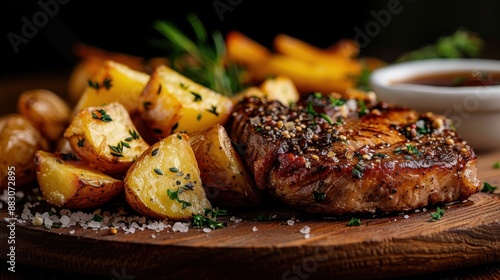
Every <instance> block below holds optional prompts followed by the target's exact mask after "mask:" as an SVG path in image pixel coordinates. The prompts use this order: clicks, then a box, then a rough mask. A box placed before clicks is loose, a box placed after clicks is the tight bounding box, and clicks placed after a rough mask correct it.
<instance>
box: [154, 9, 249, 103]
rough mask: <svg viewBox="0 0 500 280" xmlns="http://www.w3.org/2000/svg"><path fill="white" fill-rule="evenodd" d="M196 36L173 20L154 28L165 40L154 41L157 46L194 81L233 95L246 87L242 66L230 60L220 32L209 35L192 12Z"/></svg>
mask: <svg viewBox="0 0 500 280" xmlns="http://www.w3.org/2000/svg"><path fill="white" fill-rule="evenodd" d="M187 21H188V22H189V24H190V25H191V27H192V29H193V32H194V37H195V39H190V38H189V37H188V36H187V35H186V33H185V32H183V31H182V30H180V29H179V28H178V27H177V26H175V25H174V24H173V23H171V22H170V21H166V20H157V21H155V22H154V23H153V27H154V29H156V30H157V31H158V32H159V33H161V34H162V35H163V36H164V37H165V39H166V41H163V40H162V41H154V42H153V43H155V45H156V46H157V47H161V48H162V49H166V50H167V51H168V58H169V61H170V67H171V68H173V69H174V70H176V71H178V72H179V73H181V74H183V75H184V76H186V77H188V78H190V79H191V80H193V81H194V82H197V83H199V84H201V85H204V86H206V87H208V88H210V89H212V90H214V91H216V92H219V93H221V94H223V95H227V96H232V95H234V94H235V93H237V92H240V91H241V90H243V89H244V83H243V82H242V81H243V74H244V70H243V68H242V67H240V66H238V65H236V63H234V62H232V61H228V59H227V55H226V44H225V40H224V37H223V35H222V34H221V32H220V31H213V32H212V34H211V37H209V35H208V33H207V30H206V29H205V26H204V25H203V23H202V22H201V20H200V19H199V18H198V17H197V16H196V15H195V14H189V15H188V16H187Z"/></svg>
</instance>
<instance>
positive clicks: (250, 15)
mask: <svg viewBox="0 0 500 280" xmlns="http://www.w3.org/2000/svg"><path fill="white" fill-rule="evenodd" d="M59 1H61V2H67V3H66V4H60V3H58V2H56V0H41V1H40V2H43V3H48V2H52V3H57V4H58V11H57V12H56V13H55V15H54V16H53V17H49V19H48V21H47V23H46V24H45V25H44V26H42V27H40V28H38V31H37V33H36V34H35V35H34V36H33V37H32V38H29V39H27V41H28V42H27V43H26V44H20V45H19V51H18V53H15V52H14V49H13V47H12V44H11V42H9V39H8V34H9V33H11V32H12V33H15V34H18V35H22V28H23V25H24V24H25V23H24V22H23V20H22V19H23V17H25V18H26V19H28V20H29V21H30V22H33V16H34V15H35V14H36V13H37V12H39V11H43V9H42V8H41V6H40V4H39V1H36V0H35V1H19V0H18V1H15V0H8V1H2V7H1V8H0V20H1V21H2V24H1V25H0V28H1V33H0V34H1V36H2V40H1V50H2V51H1V63H0V75H1V77H3V78H4V79H7V78H8V77H11V76H12V75H17V74H19V73H22V72H37V71H42V72H46V71H48V70H53V69H63V70H64V69H71V67H72V66H73V65H74V63H75V61H76V60H75V57H74V55H73V53H72V51H71V45H72V43H73V42H75V41H81V42H85V43H88V44H91V45H94V46H98V47H101V48H104V49H107V50H112V51H117V52H125V53H129V54H133V55H138V56H143V57H153V56H157V55H166V53H165V50H161V49H158V48H155V47H153V46H152V45H151V43H150V41H151V39H152V38H160V37H161V36H160V35H159V34H158V33H157V32H156V31H155V30H154V29H153V28H152V22H153V21H154V20H157V19H168V20H170V21H173V22H174V23H176V24H178V25H179V26H180V27H181V28H183V29H184V30H189V29H188V27H189V25H188V24H187V21H186V20H185V17H186V15H187V13H188V12H194V13H196V14H197V15H198V16H199V17H200V18H201V20H202V22H204V24H205V25H206V27H207V29H208V30H220V31H222V33H223V34H225V33H226V32H227V31H229V30H239V31H241V32H243V33H244V34H246V35H247V36H249V37H250V38H253V39H254V40H256V41H258V42H260V43H262V44H264V45H266V46H268V47H271V43H272V40H273V38H274V36H276V35H277V34H278V33H286V34H288V35H291V36H294V37H297V38H300V39H302V40H304V41H307V42H309V43H311V44H314V45H317V46H319V47H327V46H329V45H331V44H333V43H335V42H336V41H338V40H339V39H343V38H354V37H355V36H356V31H355V30H356V28H359V29H361V30H365V28H366V27H367V26H369V25H370V23H371V24H372V26H373V21H376V19H375V17H374V14H380V13H381V11H383V10H388V8H387V6H388V4H389V3H391V1H390V0H383V1H330V2H329V3H330V4H329V5H326V4H325V3H328V2H327V1H312V0H308V1H272V2H271V1H250V0H209V1H200V0H198V1H195V0H186V1H149V0H142V1H133V2H128V1H94V0H91V1H77V0H64V1H63V0H59ZM392 1H394V2H392V3H396V2H399V6H400V7H401V8H400V9H402V11H401V12H400V13H398V14H392V15H391V18H390V19H388V18H386V24H385V25H386V26H385V27H383V26H381V27H380V29H379V30H378V32H376V35H374V36H370V38H369V43H368V44H366V46H365V47H363V48H362V49H361V55H367V56H376V57H379V58H381V59H383V60H386V61H389V62H390V61H392V60H394V59H395V58H396V57H398V56H399V55H400V54H402V53H403V52H405V51H408V50H413V49H415V48H419V47H421V46H423V45H425V44H428V43H432V42H435V41H436V40H437V39H438V38H439V37H440V36H443V35H449V34H451V33H453V32H454V31H456V30H457V29H459V28H466V29H468V30H470V31H474V32H477V33H478V34H479V35H480V36H481V37H482V38H483V39H484V40H485V41H486V43H487V44H486V49H485V51H484V53H483V56H484V57H491V58H500V54H499V53H500V52H497V50H500V48H499V46H500V3H499V2H498V1H493V0H489V1H488V0H476V1H451V0H446V1H415V0H414V1H411V0H401V1H396V0H392ZM130 3H132V4H130ZM215 4H219V7H221V5H228V6H226V7H229V9H227V10H225V11H223V13H222V12H221V11H219V12H218V11H217V10H216V8H215V6H214V5H215ZM221 13H222V17H223V18H222V19H221V17H220V15H221ZM375 31H377V30H375Z"/></svg>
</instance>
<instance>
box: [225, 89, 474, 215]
mask: <svg viewBox="0 0 500 280" xmlns="http://www.w3.org/2000/svg"><path fill="white" fill-rule="evenodd" d="M227 129H228V131H229V132H230V135H231V138H232V139H233V140H234V141H235V142H236V143H237V144H238V145H239V148H240V151H241V153H242V154H243V158H244V159H245V161H246V164H247V165H248V168H249V170H250V171H251V172H252V173H253V175H254V176H255V180H256V183H257V186H258V187H259V188H260V189H262V190H267V191H269V192H270V194H271V195H272V196H274V197H275V198H277V199H279V200H281V201H282V202H284V203H285V204H287V205H289V206H290V207H292V208H295V209H299V210H302V211H305V212H308V213H318V214H348V213H363V212H366V213H375V212H392V211H405V210H410V209H414V208H418V207H423V206H426V205H430V204H436V203H447V202H453V201H457V200H463V199H466V198H468V197H469V196H471V195H472V194H474V193H476V192H478V190H479V181H478V179H477V178H476V155H475V154H474V151H473V150H472V149H471V147H470V146H468V145H467V143H466V142H465V141H463V140H462V139H461V138H460V136H459V135H458V134H457V133H456V132H455V131H454V130H453V127H452V126H451V122H450V120H448V119H446V118H445V117H443V116H440V115H436V114H432V113H426V114H419V113H417V112H416V111H414V110H412V109H409V108H402V107H398V106H395V105H390V104H386V103H384V102H372V103H370V102H368V101H366V100H358V99H345V98H341V97H333V96H326V95H321V94H317V93H316V94H311V95H309V96H307V97H305V98H303V100H301V101H300V102H299V103H298V104H296V105H292V106H291V107H287V106H284V105H282V104H281V103H279V102H276V101H268V100H265V99H260V98H255V97H251V98H246V99H244V100H242V101H240V102H239V103H238V104H237V106H236V108H235V110H234V113H233V115H232V118H231V119H230V121H229V123H228V128H227Z"/></svg>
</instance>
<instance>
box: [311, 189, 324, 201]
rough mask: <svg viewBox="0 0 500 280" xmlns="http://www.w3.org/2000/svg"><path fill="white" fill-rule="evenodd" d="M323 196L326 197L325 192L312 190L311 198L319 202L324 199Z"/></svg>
mask: <svg viewBox="0 0 500 280" xmlns="http://www.w3.org/2000/svg"><path fill="white" fill-rule="evenodd" d="M325 198H326V193H324V192H318V191H314V192H313V199H314V201H316V202H321V201H324V200H325Z"/></svg>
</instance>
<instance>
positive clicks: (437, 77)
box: [394, 71, 500, 87]
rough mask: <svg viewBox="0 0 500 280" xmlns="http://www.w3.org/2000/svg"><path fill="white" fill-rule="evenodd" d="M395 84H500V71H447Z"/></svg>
mask: <svg viewBox="0 0 500 280" xmlns="http://www.w3.org/2000/svg"><path fill="white" fill-rule="evenodd" d="M394 84H415V85H428V86H439V87H476V86H492V85H500V72H478V71H474V72H446V73H438V74H429V75H425V76H418V77H413V78H411V79H407V80H401V81H396V82H394Z"/></svg>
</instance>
